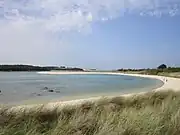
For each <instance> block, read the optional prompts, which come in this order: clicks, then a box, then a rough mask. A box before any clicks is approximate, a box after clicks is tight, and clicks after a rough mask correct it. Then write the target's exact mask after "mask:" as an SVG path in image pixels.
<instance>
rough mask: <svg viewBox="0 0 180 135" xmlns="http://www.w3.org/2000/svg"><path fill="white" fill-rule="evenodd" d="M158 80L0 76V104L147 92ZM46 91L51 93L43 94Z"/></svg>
mask: <svg viewBox="0 0 180 135" xmlns="http://www.w3.org/2000/svg"><path fill="white" fill-rule="evenodd" d="M162 84H163V83H162V82H161V81H160V80H156V79H148V78H140V77H131V76H120V75H102V74H94V75H90V74H87V75H48V74H37V73H35V72H0V90H1V95H0V104H18V103H21V104H23V103H28V102H29V103H30V102H31V103H33V102H34V103H37V102H39V103H40V102H50V101H57V100H65V99H78V98H83V97H91V96H103V95H104V96H107V95H118V94H122V93H131V92H140V91H150V90H152V89H154V88H156V87H160V86H161V85H162ZM45 87H47V88H48V89H50V90H53V91H54V92H48V90H44V89H45Z"/></svg>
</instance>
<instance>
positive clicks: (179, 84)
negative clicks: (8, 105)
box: [12, 72, 180, 111]
mask: <svg viewBox="0 0 180 135" xmlns="http://www.w3.org/2000/svg"><path fill="white" fill-rule="evenodd" d="M39 73H41V74H51V75H53V74H54V75H57V74H59V75H62V74H107V75H108V74H109V75H127V76H135V77H144V78H152V79H159V80H161V81H162V82H164V84H163V85H162V86H161V87H160V88H157V89H155V90H154V91H160V90H174V91H180V79H179V78H172V77H164V76H156V75H141V74H124V73H113V72H39ZM143 93H146V92H143ZM143 93H141V94H143ZM136 94H137V93H136ZM131 95H133V93H132V94H126V95H118V96H131ZM100 98H101V97H96V98H87V99H77V100H71V101H59V102H52V103H48V104H46V105H45V108H48V109H53V108H55V107H63V106H74V105H80V104H83V103H85V102H96V101H97V100H99V99H100ZM108 98H111V97H108ZM34 106H35V105H27V106H25V105H22V106H19V107H13V108H12V109H13V110H14V109H15V110H16V111H17V110H22V109H25V108H26V109H30V108H32V107H34Z"/></svg>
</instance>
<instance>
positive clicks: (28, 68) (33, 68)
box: [0, 65, 83, 71]
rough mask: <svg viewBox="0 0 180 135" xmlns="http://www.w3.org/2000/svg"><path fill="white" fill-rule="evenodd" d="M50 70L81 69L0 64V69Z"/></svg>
mask: <svg viewBox="0 0 180 135" xmlns="http://www.w3.org/2000/svg"><path fill="white" fill-rule="evenodd" d="M51 70H63V71H64V70H65V71H83V69H81V68H66V67H64V66H63V67H55V66H47V67H40V66H32V65H0V71H51Z"/></svg>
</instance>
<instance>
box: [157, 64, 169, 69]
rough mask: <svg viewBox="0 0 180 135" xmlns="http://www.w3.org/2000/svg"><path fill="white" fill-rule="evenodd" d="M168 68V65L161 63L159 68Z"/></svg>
mask: <svg viewBox="0 0 180 135" xmlns="http://www.w3.org/2000/svg"><path fill="white" fill-rule="evenodd" d="M166 68H167V66H166V65H165V64H161V65H160V66H159V67H158V69H166Z"/></svg>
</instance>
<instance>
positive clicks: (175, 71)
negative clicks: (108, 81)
mask: <svg viewBox="0 0 180 135" xmlns="http://www.w3.org/2000/svg"><path fill="white" fill-rule="evenodd" d="M117 71H119V72H124V73H131V74H133V73H134V74H147V75H162V76H169V77H177V78H179V77H180V67H167V66H166V65H165V64H162V65H160V66H158V67H157V68H156V69H118V70H117Z"/></svg>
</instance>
